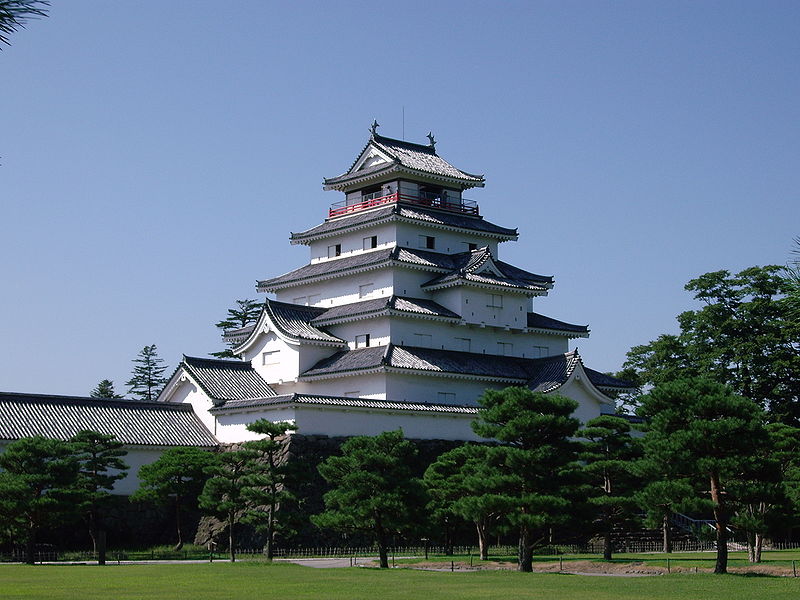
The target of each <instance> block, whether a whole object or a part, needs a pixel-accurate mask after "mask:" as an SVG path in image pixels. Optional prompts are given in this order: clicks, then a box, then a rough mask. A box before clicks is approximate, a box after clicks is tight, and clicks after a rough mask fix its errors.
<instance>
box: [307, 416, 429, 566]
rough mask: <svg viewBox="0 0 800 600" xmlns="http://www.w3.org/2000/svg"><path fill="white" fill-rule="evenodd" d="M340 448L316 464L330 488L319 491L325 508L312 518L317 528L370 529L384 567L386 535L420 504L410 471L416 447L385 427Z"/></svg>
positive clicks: (406, 523) (403, 525) (409, 519)
mask: <svg viewBox="0 0 800 600" xmlns="http://www.w3.org/2000/svg"><path fill="white" fill-rule="evenodd" d="M341 450H342V455H341V456H331V457H329V458H328V459H327V460H325V462H323V463H322V464H320V465H319V467H318V470H319V472H320V474H321V475H322V477H324V478H325V481H327V482H328V483H329V484H330V485H331V489H330V491H328V492H327V493H326V494H325V496H324V500H325V512H323V513H321V514H318V515H313V516H312V517H311V521H312V522H313V523H314V524H315V525H317V526H318V527H330V528H332V529H338V530H342V531H364V532H368V533H371V534H372V535H373V537H374V539H375V543H376V545H377V547H378V557H379V559H380V568H381V569H388V568H389V558H388V547H389V538H390V536H391V534H392V533H394V532H398V531H401V530H404V529H408V528H410V527H412V526H413V524H414V521H415V519H416V518H418V515H419V511H420V508H421V505H422V495H421V492H422V486H421V484H420V481H419V480H418V479H416V478H415V477H414V476H413V474H412V470H411V465H412V464H413V459H414V457H415V456H416V448H415V447H414V445H413V444H412V443H411V442H409V441H408V440H406V439H404V438H403V432H402V431H386V432H384V433H381V434H380V435H376V436H374V437H369V436H357V437H352V438H350V439H349V440H347V441H346V442H345V443H344V444H342V449H341Z"/></svg>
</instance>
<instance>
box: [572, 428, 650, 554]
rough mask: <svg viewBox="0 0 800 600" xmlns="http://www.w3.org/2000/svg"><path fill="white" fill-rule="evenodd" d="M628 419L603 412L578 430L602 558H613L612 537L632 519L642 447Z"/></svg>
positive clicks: (590, 503)
mask: <svg viewBox="0 0 800 600" xmlns="http://www.w3.org/2000/svg"><path fill="white" fill-rule="evenodd" d="M630 432H631V427H630V425H629V424H628V421H627V420H625V419H623V418H620V417H616V416H612V415H600V416H599V417H597V418H595V419H591V420H590V421H588V422H587V423H586V426H585V427H584V428H583V429H581V430H580V431H579V432H578V436H579V437H580V438H582V439H583V440H585V441H584V443H583V449H582V451H581V453H580V459H581V461H582V462H583V465H584V473H585V474H586V476H587V478H588V480H589V483H591V484H592V485H593V486H594V487H595V490H596V491H598V492H599V493H597V494H596V495H593V496H592V497H591V498H589V505H590V506H592V507H593V508H594V511H593V512H594V515H595V518H594V523H595V527H596V530H597V531H598V533H599V534H600V536H601V537H602V538H603V558H604V559H605V560H611V552H612V537H613V534H614V530H615V529H616V528H619V527H622V526H625V525H629V524H630V523H631V522H632V521H633V515H634V512H635V509H636V502H635V501H634V498H633V493H634V490H635V482H636V478H635V476H634V475H633V473H632V472H631V466H632V464H633V460H634V459H635V458H636V457H637V456H638V453H639V447H638V444H637V443H636V440H634V439H633V438H632V437H631V435H630Z"/></svg>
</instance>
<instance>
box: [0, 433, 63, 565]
mask: <svg viewBox="0 0 800 600" xmlns="http://www.w3.org/2000/svg"><path fill="white" fill-rule="evenodd" d="M0 469H2V470H0V499H2V500H0V508H2V509H3V511H4V512H7V517H8V518H9V520H10V521H11V522H12V523H14V524H15V525H16V526H17V528H18V530H20V531H21V533H22V536H23V539H24V541H25V562H27V563H28V564H31V565H32V564H33V562H34V547H35V545H36V535H37V533H38V531H39V530H40V529H41V528H42V527H44V526H46V525H50V524H55V523H57V522H59V521H60V520H62V519H63V515H64V514H65V513H68V512H69V511H71V510H73V509H74V502H73V501H72V498H71V497H72V496H73V495H74V493H75V484H76V479H77V477H78V461H77V460H76V458H75V456H74V455H73V454H72V448H71V447H70V445H69V444H68V443H66V442H62V441H61V440H54V439H48V438H44V437H42V436H33V437H28V438H22V439H19V440H17V441H16V442H13V443H11V444H9V445H8V447H7V448H6V449H5V451H4V452H3V453H2V454H0Z"/></svg>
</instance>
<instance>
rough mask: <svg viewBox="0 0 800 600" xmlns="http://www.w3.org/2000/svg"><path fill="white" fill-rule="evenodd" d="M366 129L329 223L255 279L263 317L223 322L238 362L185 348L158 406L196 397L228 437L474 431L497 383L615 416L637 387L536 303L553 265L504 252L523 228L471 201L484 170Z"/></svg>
mask: <svg viewBox="0 0 800 600" xmlns="http://www.w3.org/2000/svg"><path fill="white" fill-rule="evenodd" d="M377 128H378V124H377V123H373V126H372V130H371V135H370V138H369V140H368V142H367V144H366V145H365V146H364V148H363V149H362V150H361V152H360V153H359V155H358V156H357V158H356V160H355V161H354V162H353V164H352V166H351V167H350V168H349V169H348V170H347V172H345V173H344V174H343V175H339V176H338V177H333V178H330V179H325V180H324V189H326V190H334V191H336V192H340V193H341V194H343V195H344V197H343V198H342V197H341V196H340V200H339V201H337V202H335V203H334V204H333V205H332V206H331V207H330V209H329V210H328V215H327V218H326V219H325V220H324V222H322V223H321V224H319V225H317V226H315V227H312V228H311V229H308V230H306V231H303V232H300V233H293V234H291V238H290V239H291V243H292V244H295V245H304V246H307V247H308V249H309V250H310V258H309V261H308V263H307V264H305V265H304V266H301V267H300V268H298V269H295V270H293V271H290V272H289V273H285V274H283V275H279V276H277V277H271V278H269V279H264V280H261V281H259V282H258V284H257V290H258V292H262V293H268V294H274V299H272V298H268V299H266V301H265V303H264V307H263V310H262V312H261V315H260V317H259V319H258V321H257V322H256V323H255V324H254V325H250V326H248V327H245V328H242V329H237V330H233V331H228V332H226V333H225V341H226V342H227V343H228V344H229V345H230V346H231V347H232V350H233V353H234V355H235V356H237V357H238V358H239V360H217V359H209V358H194V357H189V356H184V358H183V360H182V362H181V363H180V365H179V367H178V368H177V370H176V371H175V373H174V375H173V376H172V377H171V379H170V381H169V383H168V384H167V385H166V387H165V389H164V391H163V392H162V393H161V395H160V397H159V401H161V402H167V403H184V404H190V405H191V406H192V407H193V408H194V412H195V413H196V414H197V415H198V416H199V418H200V420H201V421H202V422H203V423H204V424H205V426H206V427H207V428H208V429H209V431H210V432H211V433H212V434H213V435H214V436H216V438H217V439H218V440H219V441H220V442H238V441H243V440H246V439H251V438H253V437H255V436H254V434H251V433H250V432H248V431H247V430H246V426H247V424H248V423H251V422H253V421H255V420H256V419H260V418H266V419H269V420H272V421H293V422H294V423H295V424H296V425H297V427H298V433H302V434H305V435H329V436H351V435H374V434H377V433H380V432H383V431H387V430H393V429H397V428H402V429H403V431H404V433H405V435H406V437H409V438H421V439H449V440H472V439H478V438H477V437H476V436H475V434H474V433H473V432H472V429H471V427H470V422H471V421H472V420H473V419H474V418H475V416H476V414H477V408H476V407H477V398H478V397H479V396H480V395H481V394H482V393H483V391H484V390H485V389H487V388H495V389H501V388H504V387H507V386H527V387H529V388H531V389H533V390H535V391H541V392H547V393H558V394H562V395H564V396H567V397H570V398H572V399H574V400H576V401H577V402H578V403H579V408H578V409H577V411H576V416H577V417H578V418H579V419H581V421H586V420H588V419H591V418H593V417H596V416H598V415H600V414H601V413H610V412H613V410H614V404H613V401H612V400H611V398H609V397H608V396H607V395H606V393H605V392H609V391H613V390H619V389H627V387H628V386H627V384H626V383H625V382H623V381H620V380H618V379H614V378H612V377H609V376H607V375H604V374H602V373H599V372H597V371H593V370H591V369H589V368H587V367H585V366H584V365H583V362H582V360H581V357H580V356H579V355H578V352H577V350H572V351H570V349H569V341H570V339H573V338H583V337H588V335H589V329H588V328H587V327H586V326H583V325H574V324H570V323H565V322H563V321H559V320H557V319H553V318H550V317H548V316H546V315H544V314H542V313H540V312H537V311H536V306H535V302H536V299H537V298H539V297H544V296H547V295H548V294H549V293H550V291H551V290H552V289H553V285H554V280H553V278H552V277H551V276H547V275H538V274H536V273H532V272H530V271H526V270H524V269H522V268H520V267H516V266H513V265H510V264H508V263H506V262H503V261H502V260H500V254H499V249H500V244H501V243H503V242H509V241H515V240H516V239H517V236H518V234H517V230H516V229H509V228H506V227H501V226H499V225H495V224H494V223H491V222H490V221H487V220H485V219H484V218H483V217H482V216H481V214H480V211H479V208H478V205H477V204H476V203H475V202H474V201H472V200H468V199H467V198H465V197H464V193H465V192H466V191H468V190H471V189H473V188H482V187H483V186H484V177H483V176H482V175H474V174H471V173H468V172H466V171H462V170H460V169H458V168H456V167H454V166H453V165H451V164H450V163H449V162H447V161H446V160H445V159H443V158H442V157H440V156H439V155H438V153H437V152H436V145H435V140H434V138H433V136H432V135H431V134H429V135H428V138H429V143H428V144H417V143H411V142H406V141H401V140H396V139H391V138H388V137H384V136H382V135H379V134H378V133H377Z"/></svg>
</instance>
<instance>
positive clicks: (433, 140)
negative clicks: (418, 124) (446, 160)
mask: <svg viewBox="0 0 800 600" xmlns="http://www.w3.org/2000/svg"><path fill="white" fill-rule="evenodd" d="M428 145H429V146H430V147H431V148H433V149H434V150H436V138H434V137H433V132H431V131H429V132H428Z"/></svg>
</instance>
